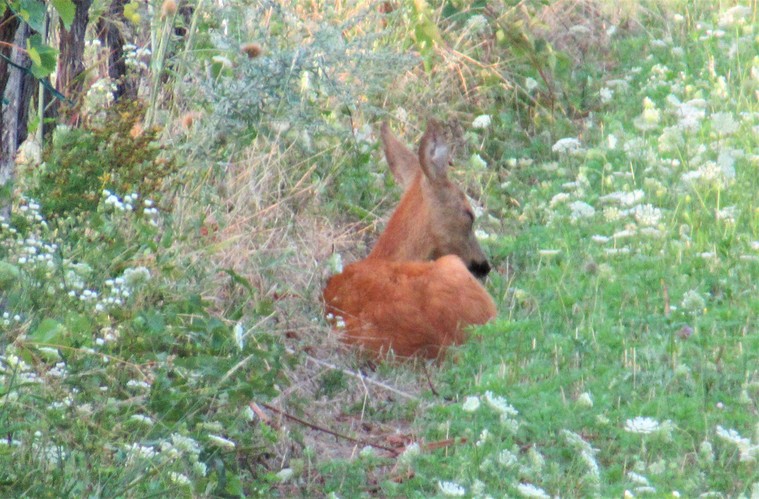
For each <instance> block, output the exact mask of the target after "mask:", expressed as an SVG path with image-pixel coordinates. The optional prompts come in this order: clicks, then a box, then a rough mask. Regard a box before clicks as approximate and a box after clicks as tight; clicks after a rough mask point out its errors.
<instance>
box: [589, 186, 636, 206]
mask: <svg viewBox="0 0 759 499" xmlns="http://www.w3.org/2000/svg"><path fill="white" fill-rule="evenodd" d="M644 196H645V193H644V192H643V191H642V190H640V189H636V190H634V191H630V192H625V191H616V192H612V193H610V194H606V195H605V196H601V197H600V198H599V199H600V200H601V201H603V202H613V203H617V204H619V205H621V206H632V205H634V204H636V203H637V202H639V201H640V200H642V199H643V197H644Z"/></svg>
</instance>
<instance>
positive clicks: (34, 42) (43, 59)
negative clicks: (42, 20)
mask: <svg viewBox="0 0 759 499" xmlns="http://www.w3.org/2000/svg"><path fill="white" fill-rule="evenodd" d="M26 50H27V53H28V55H29V59H31V60H32V74H33V75H34V77H35V78H44V77H46V76H48V75H49V74H51V73H52V72H53V71H55V65H56V62H57V60H58V51H57V50H55V49H54V48H52V47H50V46H48V45H45V44H44V43H42V36H40V35H39V34H36V35H34V36H31V37H30V38H29V39H28V40H27V41H26Z"/></svg>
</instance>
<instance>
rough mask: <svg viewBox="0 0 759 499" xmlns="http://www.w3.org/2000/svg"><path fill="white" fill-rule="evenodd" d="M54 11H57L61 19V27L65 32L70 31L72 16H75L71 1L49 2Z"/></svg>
mask: <svg viewBox="0 0 759 499" xmlns="http://www.w3.org/2000/svg"><path fill="white" fill-rule="evenodd" d="M50 2H51V3H52V4H53V7H54V8H55V10H57V11H58V15H59V16H60V17H61V21H62V22H63V26H64V27H65V28H66V30H69V29H71V23H73V22H74V15H75V14H76V6H75V5H74V2H73V1H72V0H50Z"/></svg>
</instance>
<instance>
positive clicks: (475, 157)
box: [469, 153, 488, 170]
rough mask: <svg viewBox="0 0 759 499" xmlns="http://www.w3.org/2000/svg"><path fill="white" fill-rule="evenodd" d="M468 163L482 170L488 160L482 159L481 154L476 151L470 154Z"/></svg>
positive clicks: (486, 165)
mask: <svg viewBox="0 0 759 499" xmlns="http://www.w3.org/2000/svg"><path fill="white" fill-rule="evenodd" d="M469 163H470V164H471V165H472V168H474V169H475V170H484V169H486V168H487V167H488V162H487V161H485V160H484V159H482V156H480V155H479V154H477V153H474V154H472V156H471V157H470V158H469Z"/></svg>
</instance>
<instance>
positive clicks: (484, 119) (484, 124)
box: [472, 114, 490, 130]
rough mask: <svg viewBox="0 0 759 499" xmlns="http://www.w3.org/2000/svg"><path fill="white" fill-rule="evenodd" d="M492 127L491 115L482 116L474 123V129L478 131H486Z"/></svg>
mask: <svg viewBox="0 0 759 499" xmlns="http://www.w3.org/2000/svg"><path fill="white" fill-rule="evenodd" d="M489 126H490V115H489V114H481V115H479V116H477V117H476V118H475V119H474V121H472V128H474V129H476V130H484V129H486V128H488V127H489Z"/></svg>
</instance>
